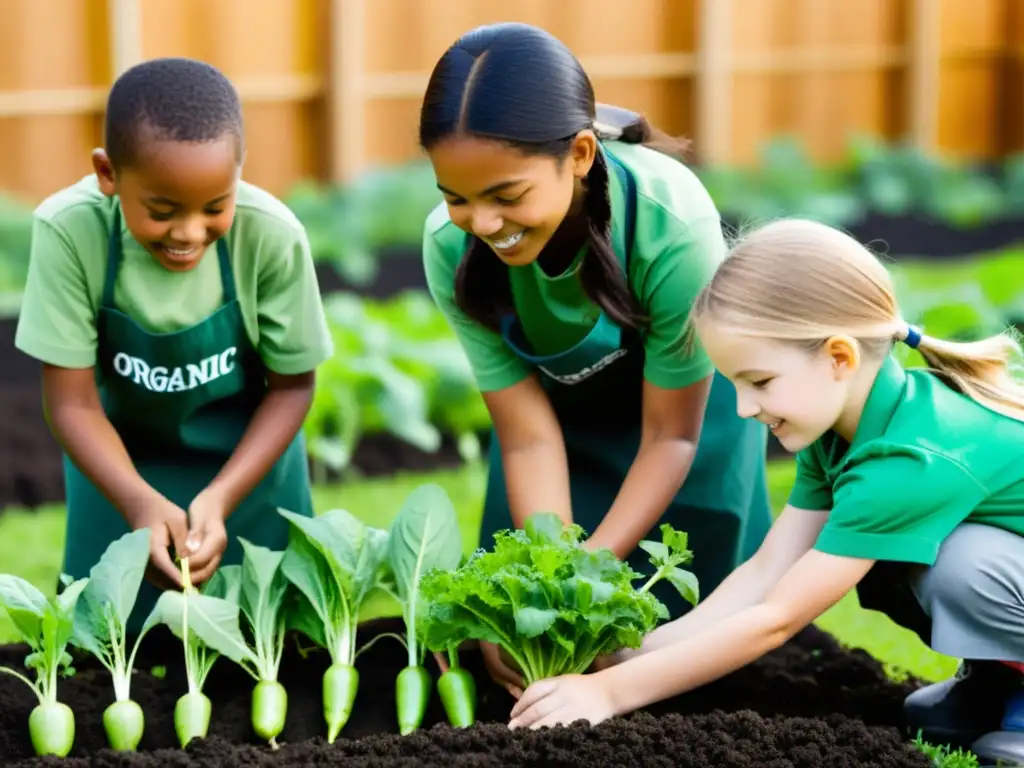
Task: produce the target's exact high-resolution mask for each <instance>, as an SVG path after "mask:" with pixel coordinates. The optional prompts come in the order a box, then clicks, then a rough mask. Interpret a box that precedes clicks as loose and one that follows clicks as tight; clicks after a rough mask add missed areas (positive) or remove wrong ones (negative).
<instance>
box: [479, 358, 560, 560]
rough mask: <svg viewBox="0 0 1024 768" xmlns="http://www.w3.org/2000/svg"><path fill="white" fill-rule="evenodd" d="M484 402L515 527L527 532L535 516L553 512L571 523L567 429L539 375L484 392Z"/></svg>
mask: <svg viewBox="0 0 1024 768" xmlns="http://www.w3.org/2000/svg"><path fill="white" fill-rule="evenodd" d="M483 397H484V401H485V402H486V404H487V407H488V409H489V410H490V413H491V419H492V421H493V422H494V428H495V432H496V434H497V436H498V441H499V442H500V444H501V458H502V462H503V463H504V466H505V485H506V487H507V489H508V502H509V508H510V509H511V511H512V522H513V525H514V527H516V528H522V527H523V523H524V522H525V520H526V518H527V517H529V516H530V515H532V514H533V513H535V512H554V513H555V514H557V515H558V516H559V517H560V518H562V520H563V521H564V522H565V523H571V522H572V503H571V500H570V494H569V465H568V461H567V459H566V455H565V441H564V438H563V436H562V428H561V427H560V426H559V424H558V418H557V416H556V415H555V411H554V409H553V408H552V406H551V401H550V399H549V398H548V396H547V393H546V392H545V391H544V390H543V389H542V388H541V385H540V382H538V381H537V378H536V376H532V375H531V376H529V377H528V378H526V379H524V380H523V381H520V382H519V383H518V384H514V385H513V386H511V387H508V388H507V389H502V390H499V391H497V392H485V393H484V395H483ZM485 545H486V543H485Z"/></svg>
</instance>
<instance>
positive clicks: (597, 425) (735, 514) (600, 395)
mask: <svg viewBox="0 0 1024 768" xmlns="http://www.w3.org/2000/svg"><path fill="white" fill-rule="evenodd" d="M605 157H606V158H607V159H608V162H609V170H610V171H612V172H615V173H617V174H619V177H620V179H621V180H622V183H623V188H624V189H625V191H626V195H625V197H626V205H627V211H626V213H625V216H624V220H625V227H623V228H621V229H620V228H619V227H615V228H614V229H613V241H614V243H613V244H614V246H615V251H616V254H617V256H618V257H619V263H620V264H621V265H622V268H623V270H624V272H625V273H626V274H628V265H629V250H630V248H631V246H632V243H633V230H634V228H635V218H636V217H635V203H636V188H635V183H634V181H633V179H632V176H631V174H630V172H629V171H628V170H627V169H626V168H625V167H623V166H622V165H621V164H620V163H619V162H618V161H617V160H616V159H615V158H614V157H612V156H611V155H610V154H608V153H606V154H605ZM622 230H624V231H622ZM681 330H682V329H680V331H681ZM502 336H503V337H504V339H505V343H506V344H508V345H509V347H510V348H511V349H512V350H513V351H514V352H515V353H516V354H517V356H519V357H520V358H522V359H523V360H525V361H527V362H528V363H530V364H532V365H533V366H534V367H536V368H537V369H538V370H539V371H540V372H541V382H542V385H543V386H544V388H545V390H546V391H547V393H548V395H549V397H550V398H551V402H552V405H553V407H554V409H555V412H556V413H557V415H558V419H559V423H560V424H561V426H562V430H563V433H564V436H565V446H566V452H567V455H568V462H569V480H570V489H571V494H572V510H573V520H574V522H576V523H579V524H580V525H581V526H583V528H584V530H585V531H586V532H587V534H588V535H589V534H591V533H593V532H594V530H595V529H596V528H597V526H598V524H599V523H600V522H601V520H602V519H603V518H604V516H605V515H606V514H607V512H608V510H609V509H610V508H611V506H612V503H613V502H614V501H615V498H616V496H617V495H618V493H619V490H620V488H621V486H622V482H623V481H624V480H625V477H626V474H627V472H628V471H629V469H630V467H631V466H632V464H633V461H634V459H635V458H636V454H637V451H638V450H639V447H640V434H641V421H642V419H641V416H642V400H643V368H644V346H643V340H642V338H641V337H640V335H639V334H637V333H635V332H624V331H623V330H622V329H621V328H620V327H619V326H617V325H616V324H615V323H614V322H613V321H612V320H610V319H609V318H608V317H607V316H606V315H605V314H604V313H603V312H602V313H601V314H600V316H599V318H598V320H597V322H596V324H595V325H594V327H593V328H592V329H591V331H590V333H589V334H588V335H587V336H586V337H585V338H584V339H583V340H582V341H580V342H579V343H578V344H576V345H575V346H573V347H571V348H570V349H567V350H565V351H563V352H561V353H558V354H554V355H547V356H538V355H534V354H532V353H531V352H530V351H529V350H530V344H529V341H528V340H527V339H526V338H525V333H524V332H523V330H522V327H521V325H520V324H519V322H518V320H517V319H516V318H514V317H512V316H508V317H506V318H504V320H503V323H502ZM491 437H492V439H491V446H490V455H489V472H488V480H487V494H486V497H485V501H484V513H483V520H482V524H481V530H480V544H481V546H484V547H489V546H490V545H491V544H492V542H493V539H492V536H493V534H494V532H495V531H497V530H500V529H502V528H509V527H511V525H512V518H511V512H510V510H509V506H508V497H507V495H506V490H505V476H504V471H503V468H502V461H501V450H500V446H499V443H498V438H497V435H496V434H494V433H493V432H492V436H491ZM766 447H767V431H766V428H765V427H764V425H762V424H759V423H758V422H756V421H755V420H753V419H741V418H740V417H739V416H737V414H736V391H735V389H734V388H733V386H732V385H731V384H730V383H729V381H728V380H727V379H725V378H724V377H722V376H720V375H718V374H717V373H716V374H715V378H714V383H713V385H712V387H711V394H710V397H709V401H708V405H707V413H706V415H705V418H704V425H703V428H702V433H701V439H700V444H699V446H698V449H697V455H696V458H695V460H694V463H693V467H692V469H691V470H690V473H689V475H688V476H687V479H686V482H685V483H684V484H683V487H682V488H681V489H680V491H679V492H678V493H677V494H676V496H675V498H674V499H673V500H672V502H671V503H670V505H669V506H668V508H667V509H666V510H665V512H664V514H663V515H662V516H661V518H660V519H659V520H658V521H657V522H656V523H655V525H654V526H653V527H652V528H651V531H650V533H649V534H648V536H647V537H646V538H653V539H656V540H658V541H660V540H661V532H660V531H659V530H658V526H660V525H661V524H662V523H666V522H667V523H670V524H671V525H672V526H674V527H675V528H677V529H680V530H684V531H687V532H688V533H689V541H690V548H691V549H692V550H693V551H694V559H693V562H692V563H691V564H690V565H689V566H686V567H687V568H688V569H690V570H692V571H693V572H694V573H695V574H696V575H697V577H698V579H699V580H700V591H701V595H702V596H703V595H707V594H710V593H711V592H712V591H713V590H714V589H715V588H716V587H717V586H718V585H719V584H720V583H721V582H722V581H723V580H724V579H725V577H726V576H728V575H729V573H730V572H732V571H733V570H734V569H735V568H736V567H737V566H738V565H740V564H741V563H742V562H743V561H745V560H746V559H747V558H749V557H750V556H751V555H752V554H753V553H754V552H755V551H756V550H757V548H758V547H759V546H760V544H761V541H762V540H763V539H764V537H765V535H766V534H767V532H768V529H769V528H770V527H771V522H772V517H771V505H770V502H769V497H768V488H767V480H766V476H765V453H766ZM627 560H628V562H629V564H630V565H631V566H632V567H633V568H634V569H635V570H637V571H639V572H640V573H645V574H650V573H652V572H653V569H652V567H651V565H650V562H649V560H648V555H647V553H646V552H644V551H643V550H642V549H639V548H637V549H636V550H634V552H633V553H632V554H631V555H630V556H629V557H628V558H627ZM653 591H654V593H655V594H656V596H657V597H658V598H659V599H660V600H661V601H662V602H664V603H665V605H666V606H667V607H668V609H669V612H670V614H671V615H672V616H673V617H677V616H680V615H682V614H683V613H685V612H686V611H687V610H688V609H689V608H690V605H689V603H687V602H686V601H684V600H683V599H682V598H681V597H680V596H679V594H678V593H677V592H676V591H675V589H674V588H673V587H672V586H671V585H669V584H668V583H667V582H662V583H660V584H659V585H657V586H656V587H655V589H654V590H653Z"/></svg>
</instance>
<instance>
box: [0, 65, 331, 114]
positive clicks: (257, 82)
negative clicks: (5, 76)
mask: <svg viewBox="0 0 1024 768" xmlns="http://www.w3.org/2000/svg"><path fill="white" fill-rule="evenodd" d="M235 87H236V88H237V90H238V95H239V97H240V98H241V99H242V101H243V102H254V103H261V104H266V103H275V102H306V101H312V100H313V99H316V98H319V97H320V96H321V95H322V94H323V92H324V82H323V78H322V77H320V76H318V75H283V76H280V77H259V78H246V79H242V80H236V81H235ZM107 93H108V89H107V88H68V89H65V90H39V91H7V92H0V117H30V116H38V115H74V114H83V113H90V112H101V111H103V108H104V106H105V105H106V101H107Z"/></svg>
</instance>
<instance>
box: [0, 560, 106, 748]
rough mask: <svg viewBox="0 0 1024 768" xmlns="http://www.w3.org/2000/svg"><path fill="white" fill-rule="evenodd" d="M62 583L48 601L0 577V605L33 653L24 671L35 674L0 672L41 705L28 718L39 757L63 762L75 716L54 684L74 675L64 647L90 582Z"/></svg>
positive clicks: (15, 581)
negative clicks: (28, 690)
mask: <svg viewBox="0 0 1024 768" xmlns="http://www.w3.org/2000/svg"><path fill="white" fill-rule="evenodd" d="M64 583H65V587H64V591H63V592H61V593H60V594H59V595H57V596H56V597H54V598H52V599H49V600H48V599H47V598H46V597H45V596H44V595H43V593H42V592H40V591H39V590H38V589H36V588H35V587H34V586H32V584H30V583H29V582H27V581H25V580H24V579H22V578H19V577H18V576H11V575H7V574H0V606H3V608H4V610H5V611H7V615H8V616H9V617H10V619H11V622H12V623H13V624H14V626H15V628H16V629H17V630H18V633H19V634H20V635H21V639H22V640H23V641H24V642H25V643H27V644H28V646H29V648H31V653H29V654H28V656H26V657H25V667H26V668H27V669H31V670H34V671H35V674H36V680H35V682H32V681H31V680H29V679H28V678H27V677H25V676H24V675H22V674H21V673H20V672H17V671H15V670H13V669H9V668H8V667H0V672H2V673H4V674H7V675H11V676H12V677H16V678H17V679H18V680H21V681H22V682H23V683H25V685H27V686H28V687H29V688H31V689H32V693H34V694H35V695H36V698H37V699H38V700H39V703H38V704H37V705H36V706H35V707H34V708H33V709H32V712H31V714H30V715H29V718H28V733H29V738H30V739H31V741H32V748H33V749H34V750H35V753H36V754H37V755H40V756H42V755H54V756H56V757H67V755H68V753H69V752H70V751H71V748H72V747H73V746H74V743H75V714H74V712H72V711H71V707H69V706H68V705H67V704H64V703H63V702H60V701H58V700H57V680H58V677H60V676H64V677H68V676H70V675H73V674H74V672H75V670H74V668H73V667H72V666H71V662H72V659H71V654H70V653H68V652H67V645H68V642H69V641H70V640H71V634H72V632H73V631H74V624H75V605H76V604H77V602H78V599H79V597H80V596H81V593H82V590H83V589H85V586H86V584H87V583H88V579H79V580H77V581H70V580H68V579H66V578H65V579H64Z"/></svg>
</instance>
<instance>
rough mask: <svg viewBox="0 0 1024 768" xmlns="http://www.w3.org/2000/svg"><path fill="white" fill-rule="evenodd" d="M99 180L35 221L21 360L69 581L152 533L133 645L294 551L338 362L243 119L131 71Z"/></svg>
mask: <svg viewBox="0 0 1024 768" xmlns="http://www.w3.org/2000/svg"><path fill="white" fill-rule="evenodd" d="M105 133H106V137H105V148H104V149H97V150H95V151H94V152H93V156H92V161H93V167H94V168H95V175H90V176H88V177H86V178H84V179H82V180H81V181H79V182H77V183H76V184H73V185H72V186H70V187H68V188H66V189H64V190H61V191H59V192H57V193H56V194H54V195H53V196H51V197H50V198H49V199H47V200H46V201H44V202H43V203H42V204H41V205H40V206H39V207H38V208H37V210H36V212H35V221H34V226H33V237H32V252H31V257H30V266H29V274H28V283H27V286H26V289H25V296H24V302H23V306H22V310H21V316H20V318H19V323H18V330H17V335H16V344H17V346H18V348H19V349H21V350H22V351H24V352H25V353H26V354H29V355H31V356H33V357H35V358H37V359H38V360H40V362H41V363H42V367H43V377H42V378H43V398H44V402H45V411H46V416H47V420H48V422H49V425H50V428H51V430H52V432H53V434H54V436H55V437H56V439H57V440H58V442H59V443H60V445H61V447H62V448H63V450H64V453H65V457H64V467H65V476H66V496H67V538H66V544H65V550H64V566H63V567H64V571H65V572H66V573H68V574H70V575H71V576H73V577H82V576H86V575H88V572H89V569H90V568H91V567H92V566H93V565H95V563H96V562H97V561H98V560H99V558H100V557H101V555H102V554H103V552H104V551H105V549H106V548H107V546H108V545H109V544H110V543H111V542H113V541H114V540H116V539H117V538H119V537H120V536H122V535H123V534H125V533H127V532H129V531H130V530H132V529H139V528H149V529H150V530H151V535H152V541H151V553H150V555H151V559H150V569H149V572H148V578H149V581H150V582H151V583H144V585H143V588H142V590H141V591H140V594H139V600H138V603H137V605H136V609H135V612H134V613H133V615H132V620H131V621H130V623H129V629H130V630H132V631H136V630H138V629H139V627H140V626H141V622H142V621H143V620H144V618H145V616H146V615H147V614H148V613H149V611H150V609H151V608H152V605H153V603H154V602H155V600H156V598H157V596H158V595H159V589H160V588H171V587H178V586H181V582H180V577H179V575H178V573H179V571H178V568H177V566H176V564H175V562H174V560H173V559H172V554H171V552H170V551H169V550H170V549H173V553H174V555H176V556H178V557H185V556H188V557H189V558H190V565H191V571H192V578H193V581H194V583H196V584H200V583H202V582H203V581H205V580H206V579H208V578H209V577H210V576H211V575H212V574H213V572H214V571H215V570H216V568H217V567H218V565H219V564H221V563H238V562H240V561H241V547H240V545H239V543H238V537H239V536H242V537H244V538H246V539H248V540H249V541H251V542H253V543H256V544H260V545H263V546H266V547H271V548H281V547H284V546H285V544H286V541H287V530H288V529H287V523H286V521H285V520H284V519H283V518H282V517H281V516H280V515H278V514H277V512H276V509H277V508H278V507H284V508H286V509H289V510H292V511H294V512H297V513H300V514H307V515H312V514H313V509H312V501H311V492H310V484H309V478H308V470H307V462H306V452H305V445H304V441H303V439H302V435H301V432H300V428H301V425H302V423H303V420H304V418H305V416H306V413H307V410H308V408H309V405H310V401H311V398H312V395H313V386H314V370H315V369H316V367H317V365H319V364H320V363H322V362H323V361H324V360H326V359H328V358H329V357H330V356H331V355H332V353H333V347H332V342H331V337H330V333H329V330H328V328H327V324H326V319H325V315H324V311H323V307H322V304H321V298H320V293H319V288H318V285H317V281H316V276H315V273H314V269H313V262H312V258H311V255H310V251H309V245H308V242H307V238H306V235H305V232H304V230H303V228H302V225H301V224H300V223H299V221H298V220H297V219H296V218H295V216H294V215H293V214H292V213H291V212H290V211H289V210H288V208H287V207H285V205H284V204H283V203H281V202H280V201H278V200H277V199H275V198H274V197H273V196H271V195H270V194H268V193H267V192H265V191H263V190H261V189H258V188H256V187H254V186H252V185H251V184H247V183H245V182H244V181H242V180H241V172H242V165H243V161H244V157H245V144H244V133H243V121H242V110H241V105H240V103H239V99H238V95H237V93H236V92H235V89H234V88H233V87H232V85H231V83H230V82H229V81H228V80H227V79H226V78H225V77H224V75H223V74H221V73H220V72H219V71H218V70H217V69H215V68H214V67H212V66H209V65H207V64H204V63H201V62H198V61H193V60H189V59H180V58H172V59H157V60H152V61H147V62H145V63H143V64H140V65H138V66H136V67H134V68H132V69H129V70H128V71H127V72H125V73H124V74H123V75H122V76H121V77H120V78H118V80H117V82H115V83H114V86H113V88H112V89H111V92H110V95H109V100H108V103H107V113H106V126H105Z"/></svg>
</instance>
